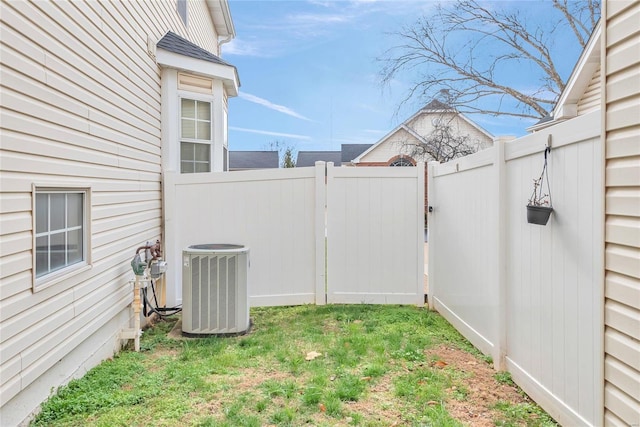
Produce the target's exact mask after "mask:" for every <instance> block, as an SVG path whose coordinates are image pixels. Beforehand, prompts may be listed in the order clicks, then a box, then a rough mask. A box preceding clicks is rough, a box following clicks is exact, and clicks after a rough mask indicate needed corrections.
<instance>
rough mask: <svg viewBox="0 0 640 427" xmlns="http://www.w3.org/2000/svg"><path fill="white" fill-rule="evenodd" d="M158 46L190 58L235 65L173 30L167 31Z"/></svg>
mask: <svg viewBox="0 0 640 427" xmlns="http://www.w3.org/2000/svg"><path fill="white" fill-rule="evenodd" d="M156 47H159V48H162V49H164V50H168V51H169V52H173V53H177V54H179V55H184V56H188V57H190V58H195V59H201V60H203V61H208V62H213V63H215V64H220V65H228V66H230V67H233V65H231V64H229V63H227V62H225V61H223V60H222V59H220V57H218V56H216V55H214V54H213V53H211V52H209V51H208V50H205V49H203V48H201V47H200V46H198V45H197V44H194V43H191V42H190V41H189V40H187V39H184V38H182V37H180V36H179V35H177V34H176V33H173V32H171V31H169V32H167V34H165V35H164V37H162V38H161V39H160V41H159V42H158V43H157V44H156ZM234 68H235V67H234Z"/></svg>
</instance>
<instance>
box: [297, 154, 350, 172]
mask: <svg viewBox="0 0 640 427" xmlns="http://www.w3.org/2000/svg"><path fill="white" fill-rule="evenodd" d="M318 161H322V162H333V164H334V166H340V164H341V162H340V151H298V159H297V160H296V167H297V168H301V167H305V166H314V165H315V164H316V162H318Z"/></svg>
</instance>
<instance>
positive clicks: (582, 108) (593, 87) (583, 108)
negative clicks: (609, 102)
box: [578, 67, 600, 116]
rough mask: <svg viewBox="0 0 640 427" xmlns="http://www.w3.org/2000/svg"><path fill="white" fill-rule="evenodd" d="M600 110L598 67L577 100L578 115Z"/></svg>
mask: <svg viewBox="0 0 640 427" xmlns="http://www.w3.org/2000/svg"><path fill="white" fill-rule="evenodd" d="M598 109H600V67H598V69H597V70H596V71H595V72H594V73H593V77H592V78H591V81H590V82H589V85H588V86H587V88H586V89H585V92H584V94H583V95H582V97H581V98H580V99H579V100H578V115H579V116H582V115H583V114H587V113H590V112H592V111H595V110H598Z"/></svg>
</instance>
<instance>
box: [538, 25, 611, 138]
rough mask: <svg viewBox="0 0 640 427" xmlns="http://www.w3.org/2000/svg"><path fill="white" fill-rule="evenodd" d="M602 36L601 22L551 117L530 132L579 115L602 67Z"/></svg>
mask: <svg viewBox="0 0 640 427" xmlns="http://www.w3.org/2000/svg"><path fill="white" fill-rule="evenodd" d="M601 34H602V29H601V25H600V21H598V23H597V24H596V27H595V28H594V29H593V32H592V33H591V37H590V38H589V40H588V41H587V45H586V46H585V48H584V50H583V51H582V54H581V55H580V58H579V59H578V62H577V63H576V66H575V67H574V68H573V71H572V72H571V76H570V77H569V80H568V81H567V85H566V86H565V88H564V90H563V91H562V93H561V94H560V97H559V98H558V102H557V103H556V106H555V107H554V108H553V110H552V111H551V114H550V116H548V117H544V118H542V119H541V120H540V121H539V122H537V123H536V124H534V125H533V126H530V127H528V128H527V131H528V132H535V131H538V130H541V129H544V128H546V127H549V126H551V125H553V124H555V123H557V122H558V121H562V120H566V119H570V118H572V117H576V116H577V115H578V101H580V98H582V95H584V93H585V90H586V89H587V86H589V83H590V82H591V79H592V77H593V74H594V73H595V72H596V70H597V69H598V67H599V66H600V50H601V47H600V37H601Z"/></svg>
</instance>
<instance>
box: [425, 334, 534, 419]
mask: <svg viewBox="0 0 640 427" xmlns="http://www.w3.org/2000/svg"><path fill="white" fill-rule="evenodd" d="M426 354H427V356H429V357H431V358H432V360H434V362H433V363H432V366H435V367H438V368H440V369H453V370H455V371H457V372H458V373H462V375H463V377H464V379H462V382H463V383H464V386H465V389H466V390H465V394H466V395H465V397H464V398H456V397H455V391H456V390H455V389H453V388H452V389H448V390H447V392H448V394H449V398H448V399H447V401H446V402H445V405H446V408H447V411H448V412H449V414H451V416H452V417H453V418H455V419H457V420H458V421H460V422H462V423H463V424H465V425H472V426H474V427H476V426H477V427H485V426H489V427H493V426H495V420H496V419H499V418H501V414H500V412H498V411H496V410H495V409H493V407H494V406H495V405H496V403H498V402H501V401H502V402H510V403H512V404H519V403H527V402H531V400H530V399H529V398H527V397H526V395H523V394H521V393H520V392H519V391H518V389H517V387H515V386H513V385H509V384H504V383H501V382H498V381H497V380H496V379H495V377H494V375H495V374H496V371H495V370H494V369H493V367H492V366H491V365H490V364H489V363H486V362H484V361H482V360H478V359H477V358H476V357H475V356H473V355H472V354H469V353H467V352H465V351H462V350H459V349H456V348H452V347H448V346H444V345H441V346H439V347H436V348H433V349H429V350H428V351H427V352H426Z"/></svg>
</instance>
